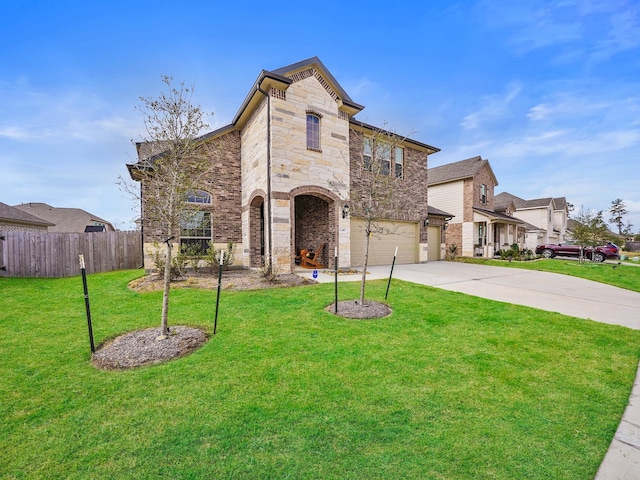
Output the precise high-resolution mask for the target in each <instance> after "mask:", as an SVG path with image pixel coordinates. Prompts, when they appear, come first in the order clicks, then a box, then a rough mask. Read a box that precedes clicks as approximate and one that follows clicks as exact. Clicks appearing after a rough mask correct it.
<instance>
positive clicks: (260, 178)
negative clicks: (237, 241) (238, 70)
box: [239, 98, 269, 267]
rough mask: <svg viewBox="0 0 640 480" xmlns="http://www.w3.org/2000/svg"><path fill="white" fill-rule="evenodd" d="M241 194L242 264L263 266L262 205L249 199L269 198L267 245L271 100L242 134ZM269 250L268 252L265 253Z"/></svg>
mask: <svg viewBox="0 0 640 480" xmlns="http://www.w3.org/2000/svg"><path fill="white" fill-rule="evenodd" d="M240 143H241V151H240V164H241V171H242V176H241V194H242V200H241V205H242V242H243V250H242V264H243V265H245V266H247V267H248V266H252V267H259V266H260V264H259V263H260V262H259V261H258V258H257V256H259V252H260V244H259V242H260V216H259V210H256V209H257V208H259V207H253V208H252V207H250V205H249V202H251V201H252V199H253V198H254V196H256V195H259V196H261V197H262V198H263V200H264V201H265V205H264V215H265V232H264V233H265V248H267V246H268V244H269V242H268V238H267V235H269V225H268V221H267V215H268V208H267V205H266V198H267V195H266V192H267V99H266V98H265V99H264V100H262V103H261V104H260V106H259V107H258V108H257V109H256V110H255V112H253V114H252V115H251V118H250V119H249V120H248V121H247V123H246V124H245V126H244V128H243V129H242V133H241V135H240ZM265 253H266V252H265ZM239 255H240V253H239Z"/></svg>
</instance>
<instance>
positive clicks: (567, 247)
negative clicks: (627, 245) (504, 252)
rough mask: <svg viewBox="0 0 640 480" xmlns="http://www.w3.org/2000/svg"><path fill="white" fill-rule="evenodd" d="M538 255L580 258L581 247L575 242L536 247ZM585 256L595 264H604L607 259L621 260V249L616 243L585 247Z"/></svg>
mask: <svg viewBox="0 0 640 480" xmlns="http://www.w3.org/2000/svg"><path fill="white" fill-rule="evenodd" d="M536 254H538V255H542V256H543V257H546V258H553V257H555V256H561V257H579V256H580V245H576V244H575V243H573V242H562V243H560V244H559V245H556V244H553V243H548V244H545V245H538V246H537V247H536ZM584 256H585V257H586V258H589V259H591V260H593V261H594V262H604V261H605V259H609V258H619V256H620V249H619V248H618V246H617V245H616V244H615V243H611V242H607V244H606V245H602V246H601V247H595V248H594V247H584ZM592 257H593V258H592Z"/></svg>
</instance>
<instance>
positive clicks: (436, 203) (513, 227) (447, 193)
mask: <svg viewBox="0 0 640 480" xmlns="http://www.w3.org/2000/svg"><path fill="white" fill-rule="evenodd" d="M428 177H429V181H428V185H429V188H428V202H429V206H430V207H435V208H439V209H441V210H444V211H447V212H449V213H450V214H451V215H452V216H453V218H452V219H451V220H450V221H449V224H448V228H447V231H446V247H447V249H448V248H450V246H451V245H453V244H455V245H456V246H457V247H458V255H462V256H467V257H471V256H474V257H487V258H491V257H493V256H494V255H495V254H496V253H497V252H498V251H499V250H500V249H503V248H508V247H509V246H511V245H512V244H513V243H517V241H518V239H517V227H518V225H520V224H522V223H523V222H522V221H521V220H519V219H517V218H513V217H512V216H510V215H508V214H506V213H502V212H498V211H496V210H495V208H494V189H495V187H496V185H498V180H497V179H496V176H495V174H494V173H493V170H492V169H491V165H490V164H489V161H488V160H484V159H482V157H479V156H478V157H473V158H468V159H466V160H461V161H459V162H454V163H449V164H447V165H442V166H439V167H434V168H430V169H429V170H428Z"/></svg>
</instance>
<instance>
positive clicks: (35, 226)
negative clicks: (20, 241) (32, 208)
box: [0, 202, 54, 233]
mask: <svg viewBox="0 0 640 480" xmlns="http://www.w3.org/2000/svg"><path fill="white" fill-rule="evenodd" d="M53 226H54V224H53V223H51V222H48V221H46V220H43V219H42V218H39V217H36V216H34V215H30V214H29V213H26V212H23V211H22V210H20V209H18V208H15V207H11V206H9V205H7V204H6V203H2V202H0V231H14V232H30V233H39V232H46V231H47V230H48V229H49V228H50V227H53Z"/></svg>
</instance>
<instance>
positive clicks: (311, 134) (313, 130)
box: [307, 113, 320, 151]
mask: <svg viewBox="0 0 640 480" xmlns="http://www.w3.org/2000/svg"><path fill="white" fill-rule="evenodd" d="M307 148H309V149H311V150H318V151H319V150H320V117H319V116H318V115H314V114H312V113H307Z"/></svg>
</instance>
